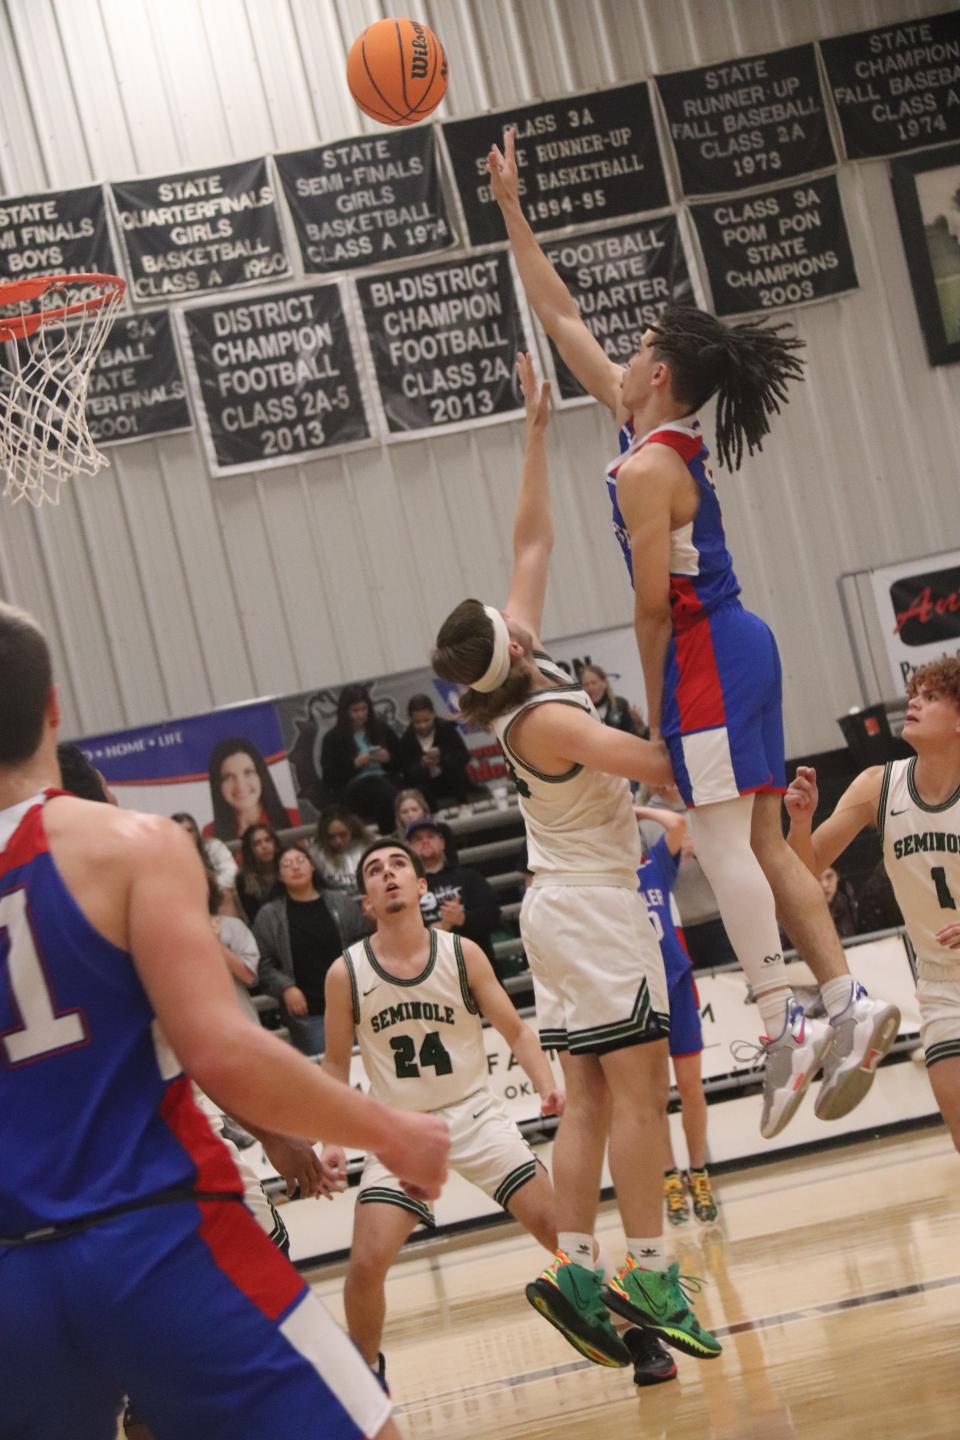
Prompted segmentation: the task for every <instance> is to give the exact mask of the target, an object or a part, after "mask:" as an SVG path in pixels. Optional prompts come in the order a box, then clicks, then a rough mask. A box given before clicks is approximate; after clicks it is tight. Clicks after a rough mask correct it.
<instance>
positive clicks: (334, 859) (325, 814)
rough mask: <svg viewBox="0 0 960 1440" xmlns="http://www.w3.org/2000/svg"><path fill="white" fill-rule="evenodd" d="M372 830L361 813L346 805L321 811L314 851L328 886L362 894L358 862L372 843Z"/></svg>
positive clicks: (317, 864)
mask: <svg viewBox="0 0 960 1440" xmlns="http://www.w3.org/2000/svg"><path fill="white" fill-rule="evenodd" d="M371 838H372V837H371V835H370V831H369V830H368V829H367V828H366V826H365V825H364V824H363V821H362V820H361V819H360V817H359V816H358V815H354V813H353V811H352V810H348V809H347V808H346V807H345V806H343V805H328V806H327V807H326V809H325V810H322V811H321V812H320V819H319V820H318V821H317V828H316V830H315V832H314V838H313V843H312V844H311V845H310V847H309V848H310V852H311V854H312V855H313V858H314V860H315V861H316V866H317V869H318V870H319V872H320V879H321V880H322V881H323V886H324V889H326V890H339V891H341V892H342V894H344V895H359V894H360V887H359V885H358V884H357V862H358V861H359V859H360V856H361V855H362V854H363V851H364V848H365V847H366V846H367V845H368V844H369V843H370V840H371Z"/></svg>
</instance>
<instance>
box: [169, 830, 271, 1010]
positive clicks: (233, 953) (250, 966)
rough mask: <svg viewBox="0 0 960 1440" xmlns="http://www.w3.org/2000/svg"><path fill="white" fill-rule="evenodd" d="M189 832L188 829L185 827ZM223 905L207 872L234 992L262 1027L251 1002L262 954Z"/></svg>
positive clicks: (212, 918) (212, 909)
mask: <svg viewBox="0 0 960 1440" xmlns="http://www.w3.org/2000/svg"><path fill="white" fill-rule="evenodd" d="M184 828H186V827H184ZM221 903H222V896H221V894H220V886H219V885H218V884H217V881H216V878H215V877H214V876H213V875H212V874H211V872H210V871H209V870H208V871H207V905H208V907H209V910H210V924H211V926H212V927H213V933H214V935H216V937H217V939H218V940H219V941H220V950H221V953H222V954H223V961H224V964H225V965H226V967H227V969H228V970H229V971H230V974H231V975H232V976H233V984H234V989H235V990H236V992H237V999H238V1000H239V1001H240V1009H241V1010H242V1011H243V1012H244V1014H245V1015H247V1016H248V1017H249V1019H251V1020H253V1021H254V1022H255V1024H257V1025H259V1024H260V1016H259V1014H258V1013H257V1007H256V1005H254V1003H253V1001H252V1000H251V999H250V990H251V988H252V987H253V986H254V985H256V983H257V972H258V970H259V969H260V951H259V950H258V949H257V942H256V940H255V939H254V938H253V936H252V934H251V933H250V930H249V928H248V927H247V926H246V925H245V924H244V923H243V921H242V920H238V919H237V917H236V916H235V915H221V914H220V913H219V911H220V906H221Z"/></svg>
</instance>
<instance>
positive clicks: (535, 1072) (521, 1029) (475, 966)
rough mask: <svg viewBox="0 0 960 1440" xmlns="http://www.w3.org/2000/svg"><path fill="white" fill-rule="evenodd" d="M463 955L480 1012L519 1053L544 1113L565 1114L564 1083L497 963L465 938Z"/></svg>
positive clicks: (471, 989) (470, 985)
mask: <svg viewBox="0 0 960 1440" xmlns="http://www.w3.org/2000/svg"><path fill="white" fill-rule="evenodd" d="M463 958H464V960H465V961H466V964H467V984H468V985H469V987H470V994H471V995H472V996H473V998H474V1000H475V1001H476V1003H477V1006H478V1007H479V1010H480V1014H481V1015H482V1016H483V1017H484V1019H486V1020H489V1021H490V1024H491V1025H492V1026H493V1028H494V1030H496V1031H497V1033H498V1034H500V1035H502V1036H503V1038H504V1040H505V1041H506V1042H507V1044H508V1045H509V1046H510V1049H511V1050H512V1051H513V1053H514V1055H516V1057H517V1059H518V1060H519V1062H520V1066H521V1068H522V1070H523V1072H524V1074H525V1075H526V1076H527V1078H528V1079H529V1081H530V1083H531V1084H532V1085H533V1088H534V1089H535V1090H536V1092H537V1094H538V1095H539V1096H540V1111H541V1114H543V1115H562V1114H563V1107H564V1100H565V1097H564V1093H563V1087H562V1086H560V1085H558V1084H557V1081H556V1080H555V1079H554V1076H553V1071H552V1070H551V1069H550V1064H549V1061H548V1060H547V1057H546V1055H544V1053H543V1051H542V1050H541V1048H540V1041H539V1039H538V1038H537V1036H536V1035H535V1034H534V1032H533V1031H532V1030H531V1028H530V1026H529V1025H527V1024H526V1023H525V1022H524V1021H523V1020H521V1019H520V1016H519V1015H518V1014H517V1012H516V1010H515V1009H514V1006H513V1002H512V1000H511V999H510V996H509V995H508V994H507V992H506V991H505V990H504V988H503V986H502V985H501V984H500V982H499V980H498V979H497V977H496V975H494V973H493V966H492V965H491V964H490V961H489V960H488V959H487V957H486V955H484V953H483V951H482V950H481V949H480V946H479V945H475V944H474V943H473V941H472V940H464V941H463Z"/></svg>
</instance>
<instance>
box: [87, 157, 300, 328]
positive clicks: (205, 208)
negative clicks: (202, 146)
mask: <svg viewBox="0 0 960 1440" xmlns="http://www.w3.org/2000/svg"><path fill="white" fill-rule="evenodd" d="M110 190H111V193H112V196H113V204H114V209H115V211H116V214H117V220H118V222H119V226H120V234H121V237H122V239H123V247H124V250H125V251H126V256H127V274H128V276H129V277H130V292H131V295H132V298H133V299H134V300H145V301H150V300H165V299H170V298H171V297H173V296H179V297H180V298H183V297H184V296H186V295H195V294H198V293H199V292H200V291H203V290H224V289H226V288H227V287H228V286H232V285H259V284H262V282H263V281H264V280H280V279H283V278H284V277H285V276H287V275H289V274H290V273H291V271H290V261H289V259H288V258H287V252H286V250H285V248H284V244H283V235H282V233H281V230H280V216H279V214H278V212H277V202H276V197H275V195H274V193H273V185H272V184H271V181H270V176H269V174H268V172H267V162H266V159H265V158H260V159H258V160H245V161H242V162H241V163H240V164H237V165H220V166H218V167H217V168H216V169H215V170H213V169H211V170H190V171H184V172H183V173H182V174H179V175H161V176H152V177H150V178H149V179H141V180H124V181H114V182H113V184H112V185H111V186H110Z"/></svg>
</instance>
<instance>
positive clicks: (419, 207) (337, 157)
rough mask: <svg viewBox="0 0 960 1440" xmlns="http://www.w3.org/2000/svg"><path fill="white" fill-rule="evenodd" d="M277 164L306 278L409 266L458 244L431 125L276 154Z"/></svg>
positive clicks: (435, 137)
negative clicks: (398, 263) (395, 263)
mask: <svg viewBox="0 0 960 1440" xmlns="http://www.w3.org/2000/svg"><path fill="white" fill-rule="evenodd" d="M274 163H275V164H276V167H277V170H278V172H279V175H280V180H281V182H282V184H283V193H284V195H285V196H286V200H287V204H288V206H289V207H290V214H291V215H292V217H293V223H294V228H295V230H296V232H297V240H298V241H299V244H300V254H301V256H302V257H303V268H304V270H306V271H307V273H308V274H311V275H323V274H326V273H328V272H329V271H333V270H353V269H356V267H357V266H359V265H376V264H377V262H378V261H380V260H408V259H411V258H412V257H414V256H416V255H429V254H431V253H432V252H434V251H436V250H445V249H449V247H450V246H451V245H452V244H453V243H454V240H455V237H454V235H453V232H452V230H451V228H450V222H449V220H448V218H447V208H446V203H445V201H444V198H443V188H442V186H441V184H440V166H439V163H438V158H437V133H436V130H435V129H434V127H433V126H431V125H413V126H411V127H410V128H409V129H408V130H394V131H392V132H391V133H390V134H389V135H363V136H357V137H356V138H355V139H350V140H338V141H337V142H336V143H335V144H333V145H320V146H318V147H317V148H316V149H314V150H296V151H292V152H290V153H289V154H286V155H275V156H274Z"/></svg>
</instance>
